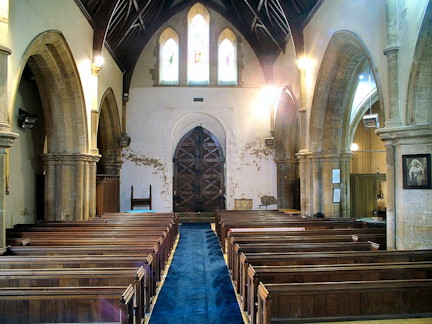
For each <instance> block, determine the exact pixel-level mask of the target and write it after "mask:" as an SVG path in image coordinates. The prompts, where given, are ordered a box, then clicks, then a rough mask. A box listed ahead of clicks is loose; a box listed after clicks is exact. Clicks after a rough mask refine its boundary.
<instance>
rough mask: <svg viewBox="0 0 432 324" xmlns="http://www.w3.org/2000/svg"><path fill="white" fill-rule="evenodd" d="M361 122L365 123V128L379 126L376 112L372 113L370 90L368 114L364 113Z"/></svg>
mask: <svg viewBox="0 0 432 324" xmlns="http://www.w3.org/2000/svg"><path fill="white" fill-rule="evenodd" d="M368 82H369V91H370V90H371V88H372V87H371V71H370V64H369V80H368ZM363 124H364V125H365V127H366V129H369V128H379V127H380V124H379V119H378V114H372V91H370V94H369V114H365V115H364V116H363Z"/></svg>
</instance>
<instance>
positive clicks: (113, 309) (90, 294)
mask: <svg viewBox="0 0 432 324" xmlns="http://www.w3.org/2000/svg"><path fill="white" fill-rule="evenodd" d="M133 303H134V290H133V286H132V285H130V286H128V287H127V288H126V289H125V287H117V286H113V287H93V286H88V287H63V288H57V287H25V288H19V287H18V288H10V287H8V288H2V289H0V321H1V322H2V323H20V324H26V323H101V322H107V323H113V322H115V323H122V324H123V323H124V324H127V323H133V322H134V317H135V314H134V305H133Z"/></svg>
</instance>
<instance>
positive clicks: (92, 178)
mask: <svg viewBox="0 0 432 324" xmlns="http://www.w3.org/2000/svg"><path fill="white" fill-rule="evenodd" d="M42 158H43V160H44V163H45V172H46V173H45V220H87V219H88V218H91V217H94V216H95V215H96V163H97V161H99V159H100V155H92V154H84V153H83V154H67V153H47V154H43V155H42Z"/></svg>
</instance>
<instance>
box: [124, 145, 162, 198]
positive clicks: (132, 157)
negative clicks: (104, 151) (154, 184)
mask: <svg viewBox="0 0 432 324" xmlns="http://www.w3.org/2000/svg"><path fill="white" fill-rule="evenodd" d="M122 157H123V159H125V160H127V161H130V162H132V163H133V164H135V166H148V167H152V168H153V170H152V174H153V175H158V176H159V177H160V178H161V180H162V188H161V192H160V194H161V195H163V194H165V193H166V192H168V191H169V183H168V176H167V172H168V171H167V166H166V164H165V163H163V162H161V160H160V159H157V158H154V157H151V156H150V154H149V153H142V152H140V153H138V152H135V151H134V150H131V149H127V150H126V152H124V153H122Z"/></svg>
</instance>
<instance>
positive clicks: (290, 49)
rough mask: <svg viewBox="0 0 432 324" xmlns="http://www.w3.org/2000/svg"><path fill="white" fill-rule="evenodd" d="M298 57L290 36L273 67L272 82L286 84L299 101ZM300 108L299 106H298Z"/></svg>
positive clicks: (279, 85)
mask: <svg viewBox="0 0 432 324" xmlns="http://www.w3.org/2000/svg"><path fill="white" fill-rule="evenodd" d="M297 60H298V57H297V55H296V52H295V48H294V43H293V40H292V38H291V39H290V40H289V41H288V42H287V44H286V48H285V53H281V54H280V55H279V57H278V58H277V59H276V61H275V63H274V67H273V82H274V84H273V85H274V86H275V87H279V88H281V87H284V86H288V87H289V89H290V90H291V89H292V91H291V92H292V94H293V95H294V96H295V97H296V98H297V102H300V72H299V70H298V68H297ZM299 108H300V107H299Z"/></svg>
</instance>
